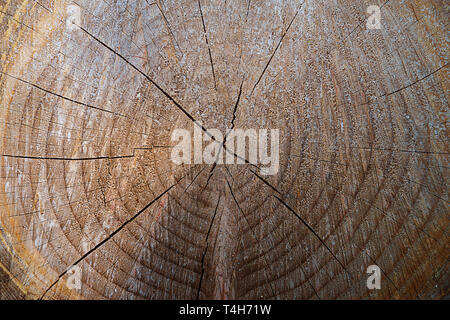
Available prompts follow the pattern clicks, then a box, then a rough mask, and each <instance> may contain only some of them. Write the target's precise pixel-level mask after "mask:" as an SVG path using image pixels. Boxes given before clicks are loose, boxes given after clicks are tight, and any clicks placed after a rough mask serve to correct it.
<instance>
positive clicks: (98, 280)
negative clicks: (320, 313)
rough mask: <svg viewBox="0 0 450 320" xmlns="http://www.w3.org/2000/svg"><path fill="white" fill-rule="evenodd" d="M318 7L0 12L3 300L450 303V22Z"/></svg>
mask: <svg viewBox="0 0 450 320" xmlns="http://www.w3.org/2000/svg"><path fill="white" fill-rule="evenodd" d="M302 1H303V0H300V1H298V0H296V1H294V0H284V1H281V0H278V1H275V0H270V1H269V0H267V1H262V0H236V1H223V0H221V1H219V0H211V1H208V0H181V1H180V0H176V1H175V0H164V1H163V0H156V1H153V0H136V1H134V0H127V1H123V0H122V1H116V0H95V1H94V0H91V1H89V0H78V1H74V2H72V1H68V0H39V1H37V0H0V38H1V45H0V66H1V69H0V299H41V298H43V299H442V298H446V297H447V298H448V293H449V292H448V290H449V266H448V264H447V262H448V258H449V238H448V228H449V210H448V203H449V202H448V196H449V189H448V185H447V182H448V178H449V176H448V166H449V163H448V155H449V133H448V111H449V109H448V101H449V81H448V76H449V74H448V72H449V70H448V45H449V40H448V39H449V38H448V35H449V33H448V22H449V16H450V14H449V5H450V3H449V1H447V0H388V1H386V0H306V1H304V2H303V3H302ZM73 5H76V6H78V7H79V8H80V10H81V11H80V12H81V15H80V21H79V22H78V23H79V24H76V25H68V24H67V19H68V8H69V6H73ZM370 5H378V6H380V7H381V18H382V20H381V29H379V30H371V29H368V28H367V26H366V22H367V19H368V17H369V14H368V13H367V7H369V6H370ZM193 120H197V121H201V122H202V124H203V126H204V127H206V128H218V129H220V130H223V131H225V130H226V129H227V128H230V126H231V123H232V122H233V123H234V124H235V126H236V128H243V129H246V128H268V129H280V170H279V172H278V174H276V175H274V176H265V177H262V176H258V175H257V174H258V171H255V170H254V168H252V166H250V165H217V166H213V165H208V164H192V165H175V164H174V163H172V162H171V161H170V155H171V146H173V144H174V142H172V141H171V134H172V132H173V130H175V129H177V128H185V129H188V130H192V127H193ZM72 265H76V266H78V267H80V268H81V270H82V274H81V284H82V285H81V289H79V290H78V289H73V288H70V286H68V285H67V284H68V280H69V277H70V276H71V274H70V272H68V270H69V268H70V267H71V266H72ZM370 265H377V266H379V267H380V269H381V270H382V279H381V289H380V290H369V289H368V288H367V286H366V280H367V278H368V277H369V275H368V274H367V272H366V270H367V268H368V266H370Z"/></svg>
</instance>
